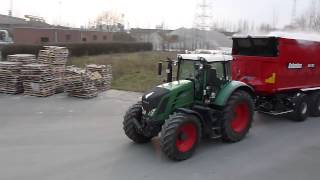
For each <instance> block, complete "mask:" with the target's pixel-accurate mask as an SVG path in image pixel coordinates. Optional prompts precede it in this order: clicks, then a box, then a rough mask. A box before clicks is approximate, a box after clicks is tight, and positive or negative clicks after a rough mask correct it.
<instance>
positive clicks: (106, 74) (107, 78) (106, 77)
mask: <svg viewBox="0 0 320 180" xmlns="http://www.w3.org/2000/svg"><path fill="white" fill-rule="evenodd" d="M86 71H88V72H91V73H94V74H95V76H96V78H95V79H96V80H95V85H96V87H97V89H98V90H99V91H100V92H103V91H107V90H109V89H110V88H111V80H112V67H111V65H96V64H90V65H86ZM99 75H100V76H99Z"/></svg>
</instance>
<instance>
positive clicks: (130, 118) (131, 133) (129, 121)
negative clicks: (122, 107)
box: [123, 102, 152, 144]
mask: <svg viewBox="0 0 320 180" xmlns="http://www.w3.org/2000/svg"><path fill="white" fill-rule="evenodd" d="M141 116H142V104H141V102H138V103H137V104H135V105H133V106H131V107H130V108H129V110H128V111H127V112H126V114H125V116H124V120H123V130H124V132H125V134H126V135H127V136H128V138H130V139H131V140H132V141H134V142H136V143H138V144H144V143H147V142H149V141H150V140H151V138H152V137H147V136H144V135H143V134H142V133H140V132H139V131H138V130H137V127H136V125H135V123H134V120H135V119H136V120H138V121H139V120H140V119H141Z"/></svg>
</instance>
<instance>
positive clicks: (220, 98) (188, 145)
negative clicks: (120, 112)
mask: <svg viewBox="0 0 320 180" xmlns="http://www.w3.org/2000/svg"><path fill="white" fill-rule="evenodd" d="M231 60H232V57H231V56H228V55H212V54H179V55H178V56H177V60H176V61H172V60H168V61H167V62H168V69H167V71H166V72H167V76H168V80H167V81H168V83H165V84H162V85H159V86H157V87H155V88H153V89H151V90H150V91H147V92H146V93H145V94H144V96H143V97H142V99H141V101H139V102H138V103H137V104H135V105H133V106H132V107H130V108H129V110H128V111H127V112H126V114H125V116H124V121H123V129H124V132H125V134H126V135H127V136H128V137H129V138H130V139H131V140H133V141H134V142H137V143H146V142H149V141H150V139H151V138H153V137H155V136H157V135H158V134H159V132H161V136H160V142H161V143H160V145H161V149H162V151H163V153H164V154H166V155H167V156H168V157H169V158H170V159H173V160H178V161H179V160H185V159H188V158H190V157H191V156H192V154H193V153H194V151H195V149H196V147H197V145H198V143H199V141H200V139H201V138H222V139H223V140H224V141H228V142H238V141H240V140H242V139H243V138H244V137H245V136H246V134H247V133H248V132H249V129H250V127H251V123H252V116H253V109H254V108H253V96H252V94H254V92H253V89H252V88H251V87H250V86H248V85H246V84H245V83H243V82H240V81H233V80H232V77H231V74H232V68H231ZM173 64H176V65H177V66H178V68H177V80H176V81H173V82H172V72H173V71H172V66H173ZM161 72H162V64H159V73H161Z"/></svg>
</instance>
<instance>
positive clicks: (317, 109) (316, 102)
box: [309, 92, 320, 117]
mask: <svg viewBox="0 0 320 180" xmlns="http://www.w3.org/2000/svg"><path fill="white" fill-rule="evenodd" d="M309 107H310V115H311V116H313V117H319V116H320V92H315V93H313V94H311V95H310V101H309Z"/></svg>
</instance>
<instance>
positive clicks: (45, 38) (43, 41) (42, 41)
mask: <svg viewBox="0 0 320 180" xmlns="http://www.w3.org/2000/svg"><path fill="white" fill-rule="evenodd" d="M40 41H41V43H47V42H49V38H48V37H41V38H40Z"/></svg>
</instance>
